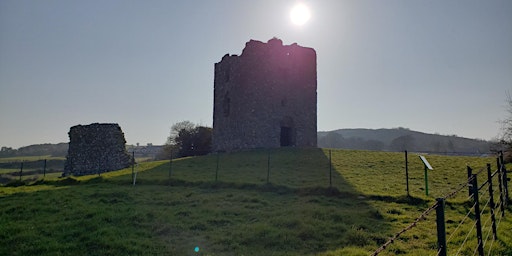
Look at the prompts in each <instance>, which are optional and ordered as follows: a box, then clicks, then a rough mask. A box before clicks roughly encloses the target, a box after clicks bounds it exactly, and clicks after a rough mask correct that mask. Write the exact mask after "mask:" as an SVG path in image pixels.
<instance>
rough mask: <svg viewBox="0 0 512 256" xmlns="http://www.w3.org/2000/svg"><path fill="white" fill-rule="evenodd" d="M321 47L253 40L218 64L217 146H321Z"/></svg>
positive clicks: (218, 148)
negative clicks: (318, 70) (317, 49)
mask: <svg viewBox="0 0 512 256" xmlns="http://www.w3.org/2000/svg"><path fill="white" fill-rule="evenodd" d="M316 81H317V79H316V52H315V50H314V49H312V48H306V47H301V46H299V45H297V44H296V43H294V44H292V45H283V42H282V41H281V40H279V39H276V38H273V39H271V40H269V41H268V42H267V43H263V42H260V41H255V40H250V41H249V42H247V43H246V44H245V48H244V50H243V51H242V54H241V55H240V56H237V55H228V54H226V55H225V56H224V57H222V60H221V61H220V62H219V63H216V64H215V81H214V107H213V138H212V140H213V141H212V143H213V151H234V150H240V149H251V148H277V147H316V146H317V115H316V108H317V93H316V88H317V82H316Z"/></svg>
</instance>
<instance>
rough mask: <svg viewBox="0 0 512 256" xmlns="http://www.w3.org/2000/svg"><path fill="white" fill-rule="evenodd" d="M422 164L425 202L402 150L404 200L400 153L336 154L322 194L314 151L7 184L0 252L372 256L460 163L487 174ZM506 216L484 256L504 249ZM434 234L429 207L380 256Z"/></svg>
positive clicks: (474, 162)
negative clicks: (134, 174) (425, 170)
mask: <svg viewBox="0 0 512 256" xmlns="http://www.w3.org/2000/svg"><path fill="white" fill-rule="evenodd" d="M269 156H270V157H269ZM426 157H427V159H428V160H429V162H430V163H431V165H432V166H433V167H434V170H433V171H430V172H429V192H430V193H429V196H426V195H425V190H424V177H423V165H422V163H421V161H420V159H419V158H418V156H417V155H413V154H409V177H410V180H409V186H410V193H411V196H412V197H410V198H408V197H407V196H406V190H405V167H404V156H403V153H390V152H366V151H349V150H333V151H332V163H333V164H332V167H333V168H332V180H331V182H332V188H329V186H330V184H331V182H330V178H329V166H330V165H329V151H328V150H321V149H309V150H297V149H281V150H272V151H264V150H257V151H249V152H240V153H232V154H221V155H218V156H217V155H210V156H204V157H196V158H184V159H176V160H174V161H173V162H172V166H171V165H170V163H169V161H157V162H144V163H141V164H139V165H138V166H137V167H136V168H135V170H136V172H137V180H136V185H135V186H134V185H133V184H132V170H131V169H130V168H129V169H124V170H120V171H116V172H110V173H104V174H102V175H101V176H97V175H92V176H84V177H71V178H64V179H62V178H60V179H59V178H47V179H45V180H44V181H37V182H35V183H34V184H32V185H28V186H4V187H0V209H1V210H0V255H369V254H370V253H372V252H373V251H374V250H375V249H377V248H378V247H379V246H380V245H381V244H383V243H384V242H386V241H387V240H388V238H389V237H391V236H393V235H394V234H395V233H396V232H398V231H400V230H401V229H403V228H404V227H406V226H407V225H409V224H410V223H412V222H413V221H414V220H415V219H416V218H417V217H418V216H420V214H421V213H422V212H423V211H424V210H425V209H427V208H428V207H429V206H431V205H432V204H433V203H434V202H435V198H436V197H441V196H444V195H446V194H447V193H449V192H451V191H453V190H454V189H455V188H457V187H459V186H460V184H461V183H464V181H465V179H466V178H467V177H466V176H467V174H466V164H468V165H470V166H471V167H473V168H474V169H475V172H476V171H478V169H480V168H482V167H485V164H486V163H492V164H493V166H494V167H493V168H495V160H494V159H493V158H475V157H447V156H434V155H428V156H426ZM269 160H270V161H269ZM269 166H270V172H268V170H269V168H268V167H269ZM169 174H170V178H169ZM267 177H268V179H269V181H270V183H269V184H267ZM479 177H480V176H479ZM467 195H468V192H467V190H464V191H461V192H460V193H458V194H457V195H456V196H455V197H454V198H453V199H450V200H449V201H448V203H447V208H446V223H447V233H448V234H447V235H448V236H450V241H449V243H448V252H449V254H450V255H451V254H455V253H456V252H457V251H458V250H460V254H459V255H467V254H470V255H471V254H472V253H473V250H474V248H475V246H476V239H475V238H474V236H468V239H467V240H468V241H467V242H466V243H465V244H464V246H462V247H461V246H460V245H461V244H463V240H464V239H465V237H466V234H467V233H470V232H469V231H470V230H471V224H467V225H463V226H461V227H460V228H459V229H458V230H457V231H455V228H456V227H457V224H458V223H459V222H460V221H461V220H462V219H463V218H464V217H465V214H466V213H467V211H468V210H469V209H470V208H471V205H470V204H468V203H467V202H466V198H467ZM511 214H512V212H511V211H510V209H508V210H507V211H506V213H505V217H504V218H502V219H501V222H500V225H499V228H498V240H497V241H494V242H492V247H491V245H490V244H491V242H490V241H489V242H488V243H486V246H485V249H486V252H488V251H489V250H491V253H492V255H511V254H512V232H510V230H511V229H512V215H511ZM469 218H473V216H472V215H471V216H469ZM436 239H437V238H436V226H435V212H434V213H431V214H430V215H428V216H427V217H426V218H425V219H423V220H422V221H420V222H419V223H418V225H417V226H416V227H414V228H413V229H411V230H409V231H407V232H406V233H404V234H403V235H402V236H401V237H400V238H399V239H398V240H397V241H395V242H394V243H393V244H392V245H390V247H388V248H386V250H384V251H383V252H382V253H381V254H380V255H396V254H407V255H435V254H436V248H437V245H436V241H437V240H436ZM196 247H198V248H199V252H195V250H194V249H195V248H196Z"/></svg>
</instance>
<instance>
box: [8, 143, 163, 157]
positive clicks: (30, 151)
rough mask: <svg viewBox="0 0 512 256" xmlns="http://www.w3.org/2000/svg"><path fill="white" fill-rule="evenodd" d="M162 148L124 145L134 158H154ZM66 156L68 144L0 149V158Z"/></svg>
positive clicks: (150, 145) (149, 145)
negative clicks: (132, 153) (133, 154)
mask: <svg viewBox="0 0 512 256" xmlns="http://www.w3.org/2000/svg"><path fill="white" fill-rule="evenodd" d="M162 148H163V146H158V145H153V144H148V145H146V146H139V145H137V146H134V145H126V150H127V151H128V152H130V153H131V152H135V157H149V158H155V157H156V156H157V155H158V154H159V153H160V152H161V151H162ZM67 154H68V143H64V142H63V143H58V144H50V143H46V144H35V145H30V146H25V147H21V148H19V149H13V148H9V147H2V148H1V149H0V157H17V156H53V157H65V156H66V155H67Z"/></svg>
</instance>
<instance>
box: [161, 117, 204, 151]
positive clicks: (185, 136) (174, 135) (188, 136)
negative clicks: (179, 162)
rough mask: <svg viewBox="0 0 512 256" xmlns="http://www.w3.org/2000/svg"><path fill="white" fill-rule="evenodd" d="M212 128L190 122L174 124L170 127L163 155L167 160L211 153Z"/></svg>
mask: <svg viewBox="0 0 512 256" xmlns="http://www.w3.org/2000/svg"><path fill="white" fill-rule="evenodd" d="M211 146H212V128H210V127H205V126H198V125H196V124H194V123H192V122H190V121H182V122H179V123H175V124H174V125H173V126H172V127H171V132H170V136H169V137H168V138H167V143H166V145H165V147H164V150H163V154H164V156H165V157H161V158H169V157H170V156H171V154H172V156H173V158H174V157H185V156H200V155H206V154H208V153H210V152H211Z"/></svg>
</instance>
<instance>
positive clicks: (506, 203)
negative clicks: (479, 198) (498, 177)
mask: <svg viewBox="0 0 512 256" xmlns="http://www.w3.org/2000/svg"><path fill="white" fill-rule="evenodd" d="M500 162H501V171H502V175H503V176H502V177H503V189H504V190H505V205H508V202H510V197H509V195H508V179H507V169H506V168H505V161H504V160H503V151H500Z"/></svg>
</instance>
